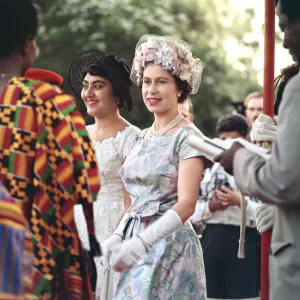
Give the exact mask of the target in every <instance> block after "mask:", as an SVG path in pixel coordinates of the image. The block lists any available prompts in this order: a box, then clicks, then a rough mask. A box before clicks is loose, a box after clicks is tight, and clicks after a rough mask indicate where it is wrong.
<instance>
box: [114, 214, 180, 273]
mask: <svg viewBox="0 0 300 300" xmlns="http://www.w3.org/2000/svg"><path fill="white" fill-rule="evenodd" d="M181 226H182V221H181V218H180V216H179V215H178V214H177V212H176V211H174V210H173V209H169V210H168V211H167V212H166V213H165V214H164V215H163V216H162V217H160V218H159V219H158V220H157V221H155V222H154V223H153V224H151V225H150V226H149V227H148V228H146V229H145V230H144V231H142V232H141V233H140V234H139V235H138V236H137V237H133V238H131V239H129V240H127V241H125V242H124V243H122V244H121V245H118V246H117V247H115V248H113V249H112V257H111V266H112V267H113V268H114V270H115V271H118V272H123V271H125V270H128V269H130V268H131V267H132V266H133V265H135V264H136V263H137V262H138V261H139V260H140V259H141V258H143V256H144V255H145V254H146V252H148V251H149V250H150V249H151V248H152V247H153V246H154V245H155V244H156V243H157V242H158V241H160V240H161V239H164V238H166V237H167V236H169V235H170V234H171V233H172V232H174V231H175V230H177V229H179V228H181Z"/></svg>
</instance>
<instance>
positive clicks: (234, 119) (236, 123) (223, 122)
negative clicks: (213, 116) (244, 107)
mask: <svg viewBox="0 0 300 300" xmlns="http://www.w3.org/2000/svg"><path fill="white" fill-rule="evenodd" d="M231 131H236V132H238V133H239V134H240V135H241V136H243V137H246V136H247V134H248V131H249V125H248V123H247V120H246V119H245V117H243V116H242V115H238V114H236V115H227V116H225V117H223V118H221V119H219V120H218V122H217V126H216V132H217V134H218V135H220V134H221V133H223V132H231Z"/></svg>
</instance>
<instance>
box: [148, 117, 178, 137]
mask: <svg viewBox="0 0 300 300" xmlns="http://www.w3.org/2000/svg"><path fill="white" fill-rule="evenodd" d="M182 119H183V116H182V115H181V114H178V115H177V116H176V117H175V118H174V119H173V120H172V121H171V122H170V123H169V124H167V125H166V126H164V127H163V128H161V129H160V130H155V122H154V123H153V124H152V126H151V129H150V137H154V136H162V135H164V134H165V133H166V132H167V131H168V130H169V129H171V128H173V127H175V126H176V125H177V124H178V123H179V122H180V121H181V120H182Z"/></svg>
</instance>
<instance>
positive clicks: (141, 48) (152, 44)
mask: <svg viewBox="0 0 300 300" xmlns="http://www.w3.org/2000/svg"><path fill="white" fill-rule="evenodd" d="M149 63H153V64H155V65H161V66H162V67H163V68H164V69H165V70H168V71H170V73H171V74H172V75H174V76H177V77H178V78H179V79H181V80H182V81H186V82H187V83H188V85H189V87H190V89H191V94H196V93H197V91H198V89H199V86H200V82H201V75H202V71H203V65H202V62H201V60H200V59H199V58H195V57H193V56H192V52H191V50H190V48H189V46H188V44H187V43H186V42H185V41H183V40H181V39H178V38H174V37H171V36H158V35H154V34H147V35H144V36H142V37H141V39H140V40H139V42H138V43H137V46H136V48H135V57H134V59H133V66H132V70H131V75H130V78H131V80H132V81H133V82H135V83H138V82H139V81H140V80H141V79H142V77H143V72H144V69H145V67H146V66H147V64H149Z"/></svg>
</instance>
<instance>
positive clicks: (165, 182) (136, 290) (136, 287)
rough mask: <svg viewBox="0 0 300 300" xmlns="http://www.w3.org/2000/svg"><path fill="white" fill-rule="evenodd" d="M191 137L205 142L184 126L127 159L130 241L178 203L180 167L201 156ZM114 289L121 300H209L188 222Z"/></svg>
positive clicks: (121, 276) (124, 275) (121, 277)
mask: <svg viewBox="0 0 300 300" xmlns="http://www.w3.org/2000/svg"><path fill="white" fill-rule="evenodd" d="M144 134H145V132H143V133H142V136H143V135H144ZM190 134H196V135H198V136H202V134H201V132H200V131H199V130H198V129H197V128H196V127H195V126H194V125H186V126H184V127H182V128H180V129H179V130H178V131H177V132H176V133H174V134H170V135H165V136H159V137H152V138H150V139H148V140H144V139H141V140H140V141H139V142H138V144H137V145H136V147H135V148H134V149H133V151H132V152H131V153H130V155H129V156H128V157H127V159H126V161H125V163H124V165H123V166H122V168H121V170H120V174H121V177H122V179H123V183H124V185H125V187H126V189H127V191H128V192H129V195H130V198H131V203H132V205H131V212H130V217H129V219H128V221H127V226H126V227H125V229H126V232H124V233H125V235H126V238H129V237H130V236H133V235H136V234H137V233H138V232H140V231H142V230H144V229H145V228H146V227H147V226H149V225H150V224H151V223H153V222H154V221H155V220H157V219H158V218H159V217H160V216H161V215H163V214H164V212H166V210H168V209H170V208H171V207H172V206H173V205H174V204H175V203H176V201H177V197H178V196H177V188H178V187H177V182H178V166H179V163H180V161H182V160H184V159H188V158H192V157H200V156H203V154H202V153H201V152H199V151H197V150H195V149H193V148H191V147H190V146H189V145H188V143H187V138H188V136H189V135H190ZM204 160H205V164H206V166H208V165H210V161H208V160H207V159H206V158H204ZM190 176H193V174H191V175H190ZM115 284H116V286H115V292H114V299H117V300H123V299H124V300H125V299H134V300H146V299H147V300H150V299H151V300H155V299H157V300H158V299H159V300H168V299H169V300H204V299H206V286H205V273H204V264H203V257H202V249H201V245H200V242H199V239H198V237H197V234H196V233H195V231H194V230H193V228H192V226H191V223H190V221H187V222H186V223H185V224H184V225H183V227H182V228H181V229H179V230H177V231H176V232H174V233H173V234H171V235H170V236H168V237H167V238H166V239H163V240H161V241H160V242H158V243H157V244H156V245H155V246H154V247H153V248H152V250H150V251H149V252H148V253H147V254H146V255H145V256H144V258H143V259H142V260H141V261H140V262H139V263H138V264H136V265H135V266H134V267H133V268H132V269H131V270H128V271H125V272H122V273H116V280H115Z"/></svg>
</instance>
